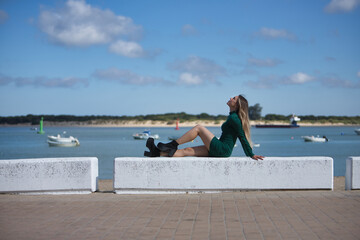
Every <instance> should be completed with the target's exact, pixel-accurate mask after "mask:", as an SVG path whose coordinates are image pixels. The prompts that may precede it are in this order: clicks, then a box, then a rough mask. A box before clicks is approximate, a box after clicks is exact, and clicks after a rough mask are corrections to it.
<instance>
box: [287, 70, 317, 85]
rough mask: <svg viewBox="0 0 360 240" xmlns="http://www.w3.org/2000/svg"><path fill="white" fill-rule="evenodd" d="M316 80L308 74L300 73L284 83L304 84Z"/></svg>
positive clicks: (288, 78)
mask: <svg viewBox="0 0 360 240" xmlns="http://www.w3.org/2000/svg"><path fill="white" fill-rule="evenodd" d="M314 79H315V78H314V77H312V76H309V75H307V74H306V73H302V72H298V73H295V74H293V75H291V76H289V77H285V79H284V80H283V83H287V84H304V83H307V82H310V81H313V80H314Z"/></svg>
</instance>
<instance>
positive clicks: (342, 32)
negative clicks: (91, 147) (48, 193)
mask: <svg viewBox="0 0 360 240" xmlns="http://www.w3.org/2000/svg"><path fill="white" fill-rule="evenodd" d="M359 43H360V0H298V1H295V0H278V1H267V0H262V1H260V0H252V1H250V0H246V1H240V0H239V1H227V0H225V1H201V0H199V1H186V0H183V1H167V0H157V1H137V0H123V1H104V0H93V1H90V0H87V1H75V0H68V1H60V0H54V1H49V0H46V1H45V0H44V1H37V0H31V1H20V0H2V1H0V116H13V115H26V114H74V115H140V114H153V113H168V112H187V113H192V114H199V113H203V112H205V113H209V114H227V112H228V107H227V106H226V102H227V101H228V99H229V98H230V97H232V96H234V95H238V94H244V95H245V96H246V97H247V99H248V100H249V104H250V105H254V104H256V103H259V104H260V105H261V106H262V107H263V111H262V115H265V114H268V113H275V114H284V115H288V114H292V113H295V114H298V115H310V114H313V115H348V116H354V115H360V104H359V103H360V44H359Z"/></svg>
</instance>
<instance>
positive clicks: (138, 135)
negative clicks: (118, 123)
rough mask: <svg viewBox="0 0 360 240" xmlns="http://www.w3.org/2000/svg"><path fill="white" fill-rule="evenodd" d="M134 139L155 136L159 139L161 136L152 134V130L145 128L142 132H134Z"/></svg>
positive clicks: (154, 137)
mask: <svg viewBox="0 0 360 240" xmlns="http://www.w3.org/2000/svg"><path fill="white" fill-rule="evenodd" d="M133 137H134V139H138V140H142V139H145V140H146V139H148V138H153V139H159V138H160V136H159V135H158V134H154V135H151V132H150V130H145V131H143V132H142V133H134V134H133Z"/></svg>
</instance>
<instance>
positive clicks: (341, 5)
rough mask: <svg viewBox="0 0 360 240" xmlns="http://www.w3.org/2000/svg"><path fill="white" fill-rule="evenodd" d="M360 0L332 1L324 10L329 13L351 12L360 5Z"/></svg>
mask: <svg viewBox="0 0 360 240" xmlns="http://www.w3.org/2000/svg"><path fill="white" fill-rule="evenodd" d="M359 3H360V0H331V2H330V3H329V4H328V5H326V7H325V8H324V10H325V12H327V13H338V12H350V11H352V10H354V9H355V8H356V7H357V5H359Z"/></svg>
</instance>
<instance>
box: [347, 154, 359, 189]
mask: <svg viewBox="0 0 360 240" xmlns="http://www.w3.org/2000/svg"><path fill="white" fill-rule="evenodd" d="M345 189H346V190H352V189H360V157H348V159H346V173H345Z"/></svg>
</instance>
